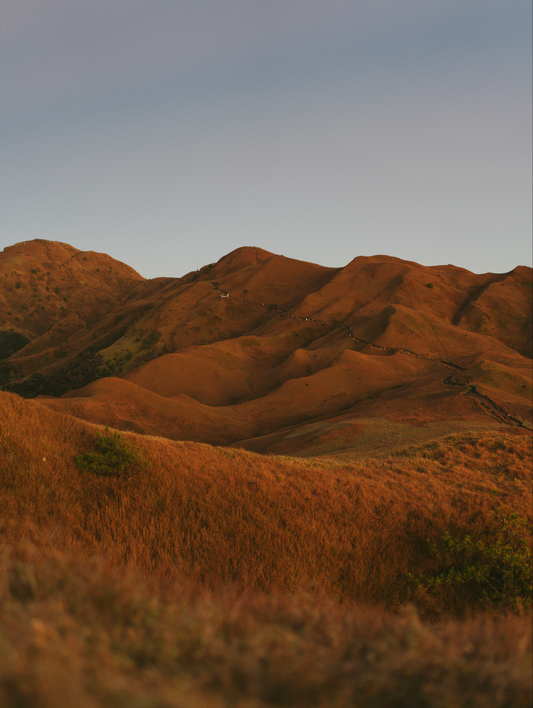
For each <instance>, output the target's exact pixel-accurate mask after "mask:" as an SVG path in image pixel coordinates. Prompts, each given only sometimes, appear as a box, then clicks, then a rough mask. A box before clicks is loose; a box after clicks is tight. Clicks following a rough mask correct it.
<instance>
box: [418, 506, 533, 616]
mask: <svg viewBox="0 0 533 708" xmlns="http://www.w3.org/2000/svg"><path fill="white" fill-rule="evenodd" d="M526 527H527V521H526V520H525V519H523V518H522V517H521V516H519V514H507V515H506V514H504V513H502V511H501V509H497V510H495V511H492V512H491V522H490V525H489V528H488V529H487V532H486V533H485V534H483V535H479V537H477V538H472V537H471V536H465V537H464V538H463V539H460V540H457V539H454V538H452V536H451V535H450V534H449V533H448V532H446V533H445V534H444V536H443V537H442V539H441V541H440V543H438V544H436V543H434V544H431V547H432V550H433V552H434V553H435V554H436V557H437V566H438V567H437V571H436V572H435V574H434V575H432V576H424V575H418V576H413V575H409V580H410V581H411V582H413V583H415V584H416V585H417V586H418V587H419V588H426V589H427V590H428V591H429V593H430V594H432V593H434V594H442V592H443V591H444V592H446V591H448V592H449V591H450V590H456V591H459V592H462V593H464V596H465V600H466V598H468V601H469V602H473V603H474V605H475V606H478V607H497V608H498V609H501V610H516V609H519V608H524V607H530V606H531V604H532V590H533V587H532V575H533V573H532V564H531V553H530V550H529V548H528V545H527V541H526V539H525V538H524V537H523V535H522V534H523V533H524V531H525V528H526Z"/></svg>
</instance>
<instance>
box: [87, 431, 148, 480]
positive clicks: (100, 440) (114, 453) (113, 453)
mask: <svg viewBox="0 0 533 708" xmlns="http://www.w3.org/2000/svg"><path fill="white" fill-rule="evenodd" d="M74 461H75V462H76V464H77V466H78V467H79V469H80V471H81V472H83V473H84V474H85V473H86V472H94V473H95V474H101V475H104V476H105V477H131V475H132V474H133V472H134V471H135V468H136V467H137V468H138V467H146V466H147V463H146V462H144V461H143V460H142V459H141V456H140V452H139V449H138V448H136V447H135V446H134V445H133V444H131V443H129V442H128V441H127V440H126V439H125V438H123V437H122V435H120V434H119V433H117V431H115V432H114V433H113V434H111V433H110V432H109V428H107V427H106V429H105V432H104V433H97V434H96V451H95V452H85V453H84V454H83V455H77V456H76V457H75V458H74Z"/></svg>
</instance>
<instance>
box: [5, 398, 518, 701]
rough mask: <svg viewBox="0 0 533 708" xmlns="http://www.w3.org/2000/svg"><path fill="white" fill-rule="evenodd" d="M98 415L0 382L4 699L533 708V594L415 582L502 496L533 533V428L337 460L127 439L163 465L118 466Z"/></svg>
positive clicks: (479, 525)
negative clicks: (527, 600) (104, 456)
mask: <svg viewBox="0 0 533 708" xmlns="http://www.w3.org/2000/svg"><path fill="white" fill-rule="evenodd" d="M98 430H99V429H97V428H95V427H92V426H89V425H87V424H85V423H82V422H81V421H78V420H76V419H73V418H68V417H64V416H61V415H58V414H56V413H53V412H52V411H49V410H46V409H44V408H43V407H40V406H39V405H38V404H37V403H35V402H30V401H24V400H22V399H20V398H18V397H17V396H14V395H12V394H6V393H3V394H0V473H1V476H2V479H1V488H0V510H1V511H0V538H1V542H2V547H3V549H4V550H3V556H2V567H1V572H0V602H1V610H0V611H1V624H0V704H2V705H6V706H36V707H37V706H57V705H62V706H66V707H67V708H68V707H69V706H73V707H74V706H76V707H77V706H79V707H80V708H83V707H84V706H88V707H92V706H139V707H144V706H147V707H148V706H150V707H152V706H154V707H155V706H158V707H159V706H161V707H167V706H168V707H171V706H186V707H187V706H190V707H191V708H196V707H198V708H199V707H201V706H206V707H209V708H210V707H211V706H234V705H237V706H247V707H252V706H253V707H254V708H255V707H263V706H265V707H266V706H274V705H287V706H338V707H340V706H362V707H364V708H366V707H374V706H375V707H377V706H379V707H381V706H385V707H386V706H391V707H392V706H394V707H396V706H398V707H399V706H415V707H416V706H439V707H440V706H442V707H443V708H448V707H450V708H452V706H453V707H455V706H465V707H466V706H480V707H481V706H483V707H484V708H485V706H489V707H491V708H492V707H494V708H496V707H500V706H501V707H502V708H503V707H504V706H529V705H530V703H531V653H532V643H531V616H530V615H528V614H525V611H524V610H523V609H521V604H520V602H519V603H518V604H517V603H514V604H513V603H511V602H510V601H509V600H510V599H509V598H504V600H505V603H504V604H503V605H502V606H499V605H498V603H497V602H494V601H489V599H487V598H486V597H485V596H483V594H482V593H480V591H479V587H478V585H476V583H475V582H471V583H468V582H465V583H461V584H455V585H454V584H452V585H450V586H446V587H444V588H443V589H439V588H436V589H432V590H431V591H430V590H429V589H428V588H424V587H418V586H417V585H416V583H413V582H411V581H409V575H410V574H411V576H413V575H414V576H427V577H429V576H431V575H432V574H433V575H434V574H435V573H436V572H438V571H439V569H440V566H439V560H438V558H437V556H436V553H435V551H434V549H433V547H432V544H438V543H439V542H440V540H441V539H442V537H443V535H444V534H445V533H447V532H448V533H449V534H450V535H451V536H452V537H453V538H457V539H462V538H464V537H465V536H467V535H469V536H470V537H472V538H475V539H486V540H487V542H488V543H489V544H490V543H491V542H492V543H494V539H493V538H492V541H491V533H492V531H491V529H493V523H494V516H493V514H494V510H495V509H496V510H498V513H499V514H503V515H504V516H507V517H510V515H511V514H513V513H516V514H518V515H519V516H520V517H521V518H523V519H525V520H526V521H527V522H528V524H527V526H526V527H525V528H524V530H523V533H524V534H525V539H526V546H528V547H529V548H530V547H531V535H530V528H531V488H530V483H531V482H530V479H531V443H530V439H527V438H523V437H511V436H497V435H493V436H486V437H479V436H476V435H468V434H465V435H462V436H453V437H450V438H447V439H444V440H442V441H441V442H440V443H434V444H430V445H426V446H423V447H420V448H411V449H409V450H406V451H405V452H404V453H400V454H396V455H395V456H394V457H391V458H390V459H387V460H383V459H381V460H365V461H364V462H361V463H356V464H351V465H340V464H335V463H333V462H331V463H328V464H327V465H320V464H309V463H302V462H299V461H296V460H294V459H288V458H279V457H264V456H260V455H254V454H252V453H248V452H242V451H239V450H233V449H224V448H213V447H211V446H207V445H200V444H193V443H174V442H168V441H166V440H162V439H157V438H145V437H141V436H135V435H124V436H123V437H124V439H126V440H127V441H129V442H130V443H131V444H134V445H135V446H136V448H137V449H138V456H139V460H142V463H143V464H141V463H140V462H137V463H135V464H133V466H132V467H131V469H130V470H129V471H128V474H121V475H120V476H118V477H107V476H104V475H102V474H99V473H97V472H91V471H87V472H85V473H83V472H82V471H80V468H79V465H77V464H76V462H75V458H76V457H78V460H80V459H82V458H80V456H83V454H84V453H88V454H91V453H92V452H93V451H94V450H95V441H96V440H97V432H98ZM100 432H101V431H100ZM511 599H512V598H511ZM508 610H513V614H512V615H510V614H508V612H507V611H508Z"/></svg>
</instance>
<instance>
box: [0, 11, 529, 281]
mask: <svg viewBox="0 0 533 708" xmlns="http://www.w3.org/2000/svg"><path fill="white" fill-rule="evenodd" d="M531 14H532V10H531V2H530V0H347V1H343V0H320V1H317V0H0V27H1V30H0V32H1V36H0V51H1V55H0V61H1V72H0V82H1V85H0V120H1V123H0V187H1V192H0V250H1V249H2V248H3V247H5V246H7V245H11V244H13V243H15V242H18V241H24V240H30V239H34V238H45V239H50V240H58V241H64V242H67V243H70V244H72V245H73V246H76V247H77V248H80V249H83V250H94V251H103V252H106V253H109V254H110V255H111V256H113V257H114V258H118V259H119V260H122V261H124V262H126V263H128V264H129V265H131V266H133V267H134V268H135V269H136V270H138V271H139V272H140V273H141V274H142V275H143V276H145V277H157V276H180V275H183V274H184V273H186V272H188V271H190V270H195V269H196V268H199V267H201V266H202V265H205V264H206V263H210V262H213V261H216V260H218V259H219V258H220V257H221V256H223V255H225V254H226V253H228V252H230V251H232V250H233V249H235V248H237V247H239V246H254V245H255V246H261V247H262V248H265V249H267V250H269V251H273V252H274V253H280V254H284V255H286V256H290V257H292V258H298V259H300V260H308V261H313V262H315V263H320V264H322V265H327V266H342V265H345V264H346V263H348V262H349V261H350V260H352V259H353V258H354V257H356V256H359V255H374V254H387V255H392V256H397V257H399V258H405V259H408V260H414V261H417V262H419V263H422V264H424V265H436V264H442V263H453V264H455V265H459V266H462V267H464V268H467V269H469V270H472V271H474V272H478V273H480V272H487V271H492V272H505V271H508V270H511V269H512V268H514V267H515V266H516V265H531V229H532V225H531V214H532V206H531V191H532V184H531V160H532V158H531V150H532V148H531V82H532V77H531V73H532V71H531V22H532V18H531Z"/></svg>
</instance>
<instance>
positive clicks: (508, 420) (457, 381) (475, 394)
mask: <svg viewBox="0 0 533 708" xmlns="http://www.w3.org/2000/svg"><path fill="white" fill-rule="evenodd" d="M256 254H257V252H256ZM209 284H210V285H211V287H212V288H213V290H214V291H215V292H216V293H218V294H219V295H220V297H221V298H229V297H232V295H231V292H229V291H227V290H220V288H219V287H218V285H219V284H218V282H216V281H209ZM233 299H234V300H237V301H238V302H245V303H247V304H248V305H255V306H263V307H267V308H272V309H274V311H275V313H276V315H277V316H278V317H283V318H284V319H291V320H300V321H302V322H316V323H318V324H323V325H328V326H329V327H332V328H333V329H341V330H342V331H344V333H345V334H346V336H347V337H349V338H350V339H352V340H353V341H354V342H358V343H359V344H363V345H364V346H365V347H373V348H375V349H380V350H381V351H384V352H388V353H390V354H398V353H402V354H408V355H409V356H414V357H416V358H417V359H424V360H426V361H432V362H435V363H439V364H442V365H443V366H447V367H448V368H450V369H453V370H455V371H466V369H467V368H468V367H466V366H464V365H463V364H459V363H458V362H455V361H451V360H450V359H439V358H438V357H433V356H428V355H427V354H420V353H418V352H414V351H413V350H412V349H406V348H404V347H382V346H380V345H379V344H374V342H369V341H367V340H365V339H361V337H356V336H355V335H354V333H353V332H352V331H351V329H350V328H349V327H348V326H347V325H346V324H345V323H343V322H329V321H328V320H319V319H316V318H315V317H300V316H298V315H289V314H287V311H286V310H282V309H280V308H279V307H277V306H276V307H275V308H273V307H272V305H269V304H267V303H264V302H252V301H251V300H245V299H243V298H241V297H237V298H236V297H234V298H233ZM442 383H443V384H444V385H446V386H461V387H466V388H465V390H464V395H466V396H469V397H471V398H474V399H475V400H476V401H477V402H478V403H479V404H480V405H481V407H482V408H483V410H484V411H485V412H486V413H487V415H489V416H490V417H492V418H494V419H495V420H497V421H498V422H499V423H502V424H504V425H515V426H518V427H521V428H524V427H527V426H525V425H524V421H523V420H521V419H520V418H517V417H516V416H513V415H512V414H511V413H509V412H508V411H506V410H505V409H504V408H502V406H500V405H499V404H498V403H496V402H495V401H493V400H492V399H491V398H489V396H487V395H485V394H484V393H481V392H480V391H479V390H478V388H477V386H475V385H471V384H469V383H468V381H466V380H465V379H462V378H460V377H456V376H454V375H450V376H447V377H446V378H445V379H442Z"/></svg>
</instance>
